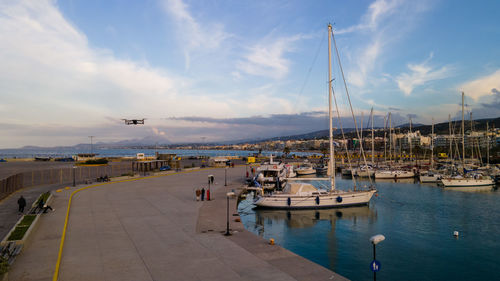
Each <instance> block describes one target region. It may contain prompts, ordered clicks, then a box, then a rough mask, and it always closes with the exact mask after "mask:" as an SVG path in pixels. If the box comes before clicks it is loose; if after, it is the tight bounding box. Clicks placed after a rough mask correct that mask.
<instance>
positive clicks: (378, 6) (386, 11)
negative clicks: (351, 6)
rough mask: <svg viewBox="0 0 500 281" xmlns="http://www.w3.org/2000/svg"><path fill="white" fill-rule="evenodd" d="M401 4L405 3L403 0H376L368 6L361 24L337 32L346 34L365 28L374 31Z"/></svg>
mask: <svg viewBox="0 0 500 281" xmlns="http://www.w3.org/2000/svg"><path fill="white" fill-rule="evenodd" d="M401 4H403V1H401V0H376V1H375V2H373V3H372V4H371V5H370V6H369V7H368V11H367V12H366V13H365V14H364V15H363V16H362V18H361V21H360V23H359V24H357V25H353V26H350V27H348V28H345V29H339V30H337V31H336V32H335V33H336V34H344V33H351V32H355V31H360V30H365V29H369V30H372V31H373V30H375V29H376V28H377V27H378V25H379V23H380V22H381V21H382V20H384V19H385V18H387V17H388V16H390V15H391V14H393V13H394V12H395V11H396V10H397V8H398V7H399V6H400V5H401Z"/></svg>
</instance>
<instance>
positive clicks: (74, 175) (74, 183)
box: [73, 166, 77, 186]
mask: <svg viewBox="0 0 500 281" xmlns="http://www.w3.org/2000/svg"><path fill="white" fill-rule="evenodd" d="M76 168H77V167H76V166H73V186H76Z"/></svg>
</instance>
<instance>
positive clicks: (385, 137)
mask: <svg viewBox="0 0 500 281" xmlns="http://www.w3.org/2000/svg"><path fill="white" fill-rule="evenodd" d="M386 164H387V117H385V116H384V165H386Z"/></svg>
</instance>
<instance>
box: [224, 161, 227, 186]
mask: <svg viewBox="0 0 500 281" xmlns="http://www.w3.org/2000/svg"><path fill="white" fill-rule="evenodd" d="M224 186H227V166H226V168H224Z"/></svg>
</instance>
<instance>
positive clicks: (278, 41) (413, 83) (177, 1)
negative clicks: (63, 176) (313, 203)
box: [0, 0, 500, 148]
mask: <svg viewBox="0 0 500 281" xmlns="http://www.w3.org/2000/svg"><path fill="white" fill-rule="evenodd" d="M498 11H500V1H487V0H481V1H461V0H447V1H446V0H420V1H412V0H370V1H364V0H359V1H347V0H329V1H279V0H276V1H246V0H243V1H217V0H207V1H201V0H198V1H190V0H144V1H119V0H115V1H99V0H67V1H51V0H36V1H33V0H26V1H23V0H0V38H1V40H0V61H1V63H0V97H1V99H0V123H1V124H0V136H1V138H0V140H1V141H0V148H16V147H21V146H24V145H40V146H53V145H73V144H77V143H87V142H88V136H90V135H93V136H96V137H95V138H94V140H95V141H104V142H108V141H119V140H126V139H137V138H143V137H151V136H158V137H161V138H164V139H168V140H169V141H171V142H197V141H204V142H210V141H219V140H232V139H245V138H251V137H269V136H280V135H288V134H295V133H307V132H311V131H315V130H320V129H327V124H328V121H327V118H326V116H325V112H326V109H327V90H328V87H327V40H326V36H327V24H328V23H332V25H333V27H334V30H335V34H336V36H335V37H336V40H337V44H338V47H339V51H340V56H341V59H342V61H341V62H342V65H343V67H344V71H345V75H346V79H347V83H348V86H349V92H350V94H351V99H352V103H353V106H354V111H355V114H356V116H361V115H362V114H363V115H364V117H365V124H366V116H367V115H368V114H369V112H370V109H371V108H372V107H373V108H374V112H375V115H376V120H378V121H377V122H378V124H377V122H376V125H382V123H383V117H384V116H385V115H386V114H388V113H389V112H392V114H393V116H394V123H403V122H405V123H406V122H407V117H408V116H413V121H414V122H419V123H427V124H430V123H431V120H432V118H434V119H435V120H436V122H443V121H446V120H447V119H448V114H451V115H452V116H457V112H458V110H459V108H460V106H459V103H460V100H461V97H460V92H461V91H464V92H465V94H466V103H467V110H468V111H472V112H473V116H475V117H477V118H485V117H498V116H500V44H499V43H500V28H499V26H500V17H498ZM334 65H336V66H335V67H334V79H335V81H334V88H335V91H336V94H337V98H338V102H339V107H340V109H339V111H340V113H341V115H342V116H344V117H347V116H350V112H349V111H348V109H347V106H346V97H345V91H344V90H343V84H342V76H341V75H340V72H339V68H338V63H337V61H336V60H335V62H334ZM122 118H147V120H146V125H144V126H126V125H125V124H123V121H121V119H122ZM349 124H352V122H351V123H349V121H347V119H346V121H345V125H346V126H348V125H349Z"/></svg>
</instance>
